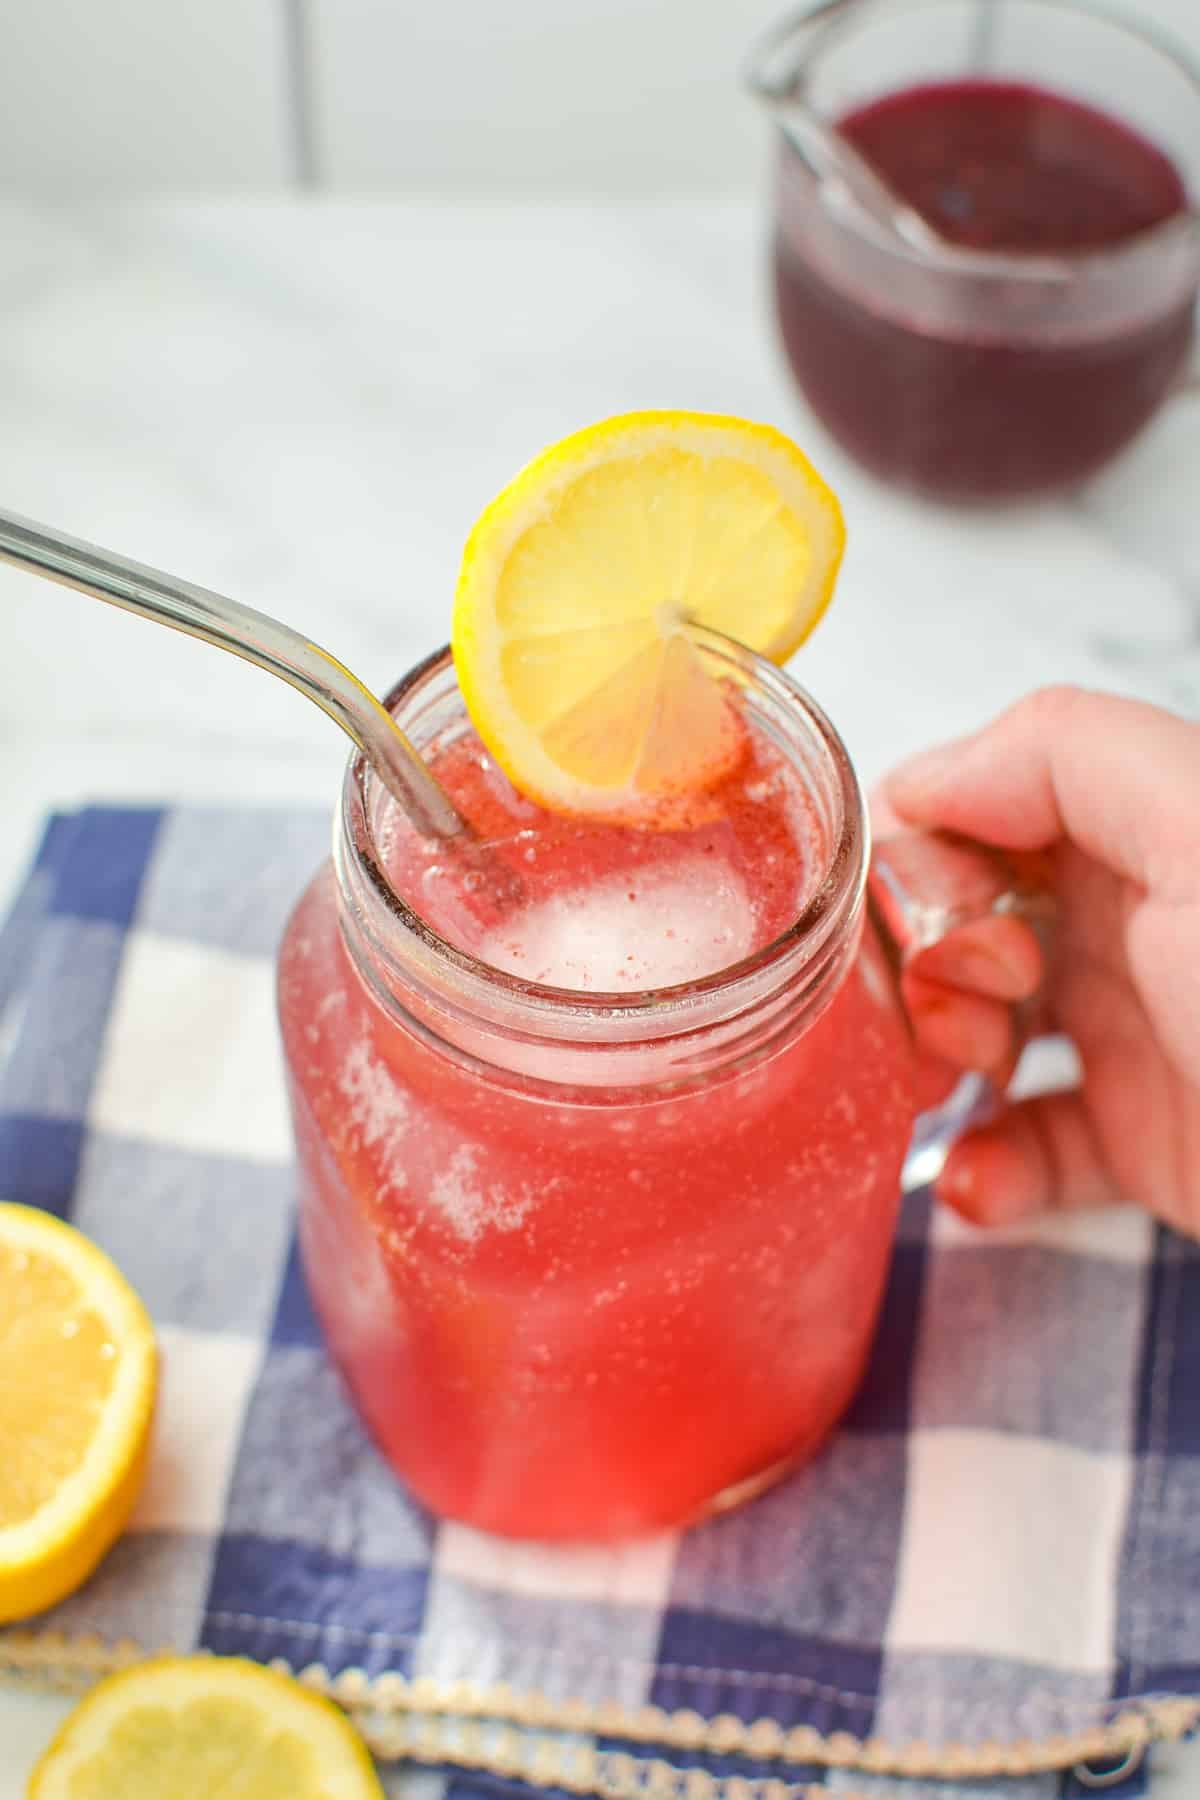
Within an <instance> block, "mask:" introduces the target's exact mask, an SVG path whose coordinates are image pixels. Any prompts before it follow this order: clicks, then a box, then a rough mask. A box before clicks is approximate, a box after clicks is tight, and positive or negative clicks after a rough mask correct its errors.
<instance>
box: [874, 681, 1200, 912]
mask: <svg viewBox="0 0 1200 1800" xmlns="http://www.w3.org/2000/svg"><path fill="white" fill-rule="evenodd" d="M885 785H886V793H887V799H888V801H889V803H890V805H891V806H892V807H893V808H894V810H895V811H896V812H897V813H898V814H899V815H900V816H901V817H902V818H905V819H907V820H909V821H910V822H911V823H913V824H918V825H923V826H927V827H930V826H937V827H942V828H944V829H947V830H951V831H960V832H963V833H964V834H965V835H967V836H969V837H977V838H982V839H984V840H985V841H986V842H988V843H992V844H999V845H1002V846H1004V847H1005V848H1007V849H1014V850H1018V849H1025V850H1033V849H1042V848H1045V847H1047V846H1048V845H1051V844H1053V843H1056V842H1057V841H1059V840H1060V839H1062V838H1063V837H1067V838H1070V839H1072V840H1073V841H1074V842H1075V843H1077V844H1078V845H1079V846H1080V848H1081V849H1083V850H1084V851H1086V852H1087V854H1088V855H1089V856H1092V857H1095V858H1096V859H1097V860H1098V861H1100V862H1102V863H1104V864H1106V865H1107V866H1108V867H1109V868H1112V869H1115V870H1117V871H1118V872H1119V873H1121V874H1122V875H1125V876H1127V877H1128V878H1129V879H1131V880H1133V881H1137V882H1140V883H1143V884H1145V885H1148V886H1154V887H1156V888H1157V889H1158V890H1159V892H1161V893H1162V894H1163V895H1164V897H1169V895H1170V892H1171V890H1172V888H1173V887H1177V886H1179V885H1180V884H1181V883H1187V885H1188V886H1189V887H1190V886H1191V885H1192V883H1193V881H1194V867H1193V865H1194V861H1195V855H1194V845H1195V795H1196V793H1197V791H1200V725H1194V724H1191V723H1189V722H1188V721H1186V720H1184V719H1180V718H1177V717H1175V715H1174V714H1172V713H1169V712H1165V711H1163V710H1162V709H1161V708H1159V707H1156V706H1148V705H1145V704H1143V703H1142V702H1141V701H1136V700H1122V699H1117V698H1116V697H1115V696H1113V695H1108V694H1093V693H1089V692H1086V691H1085V690H1084V689H1082V688H1066V687H1063V688H1045V689H1042V690H1041V691H1040V692H1038V693H1035V694H1031V695H1030V696H1029V697H1028V698H1027V699H1025V700H1022V701H1020V702H1019V703H1018V704H1017V705H1016V706H1014V707H1012V708H1010V710H1009V711H1008V712H1006V713H1002V714H1001V716H1000V717H999V718H998V719H996V720H995V721H994V722H993V723H992V724H991V725H988V726H987V727H985V729H984V730H983V731H980V732H978V733H976V734H975V735H974V736H973V737H969V738H964V739H961V740H960V741H959V742H958V743H956V744H950V745H946V746H944V747H943V748H941V749H939V750H934V751H929V752H926V754H925V755H923V756H919V757H916V758H914V759H913V760H912V761H910V762H908V763H905V764H904V765H902V767H901V768H899V769H897V770H896V771H894V773H893V774H892V775H891V776H890V777H889V778H888V780H887V782H886V784H885Z"/></svg>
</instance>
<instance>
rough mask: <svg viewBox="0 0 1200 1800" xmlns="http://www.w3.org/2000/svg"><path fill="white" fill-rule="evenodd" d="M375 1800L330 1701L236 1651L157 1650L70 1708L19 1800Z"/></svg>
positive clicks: (361, 1752) (364, 1757)
mask: <svg viewBox="0 0 1200 1800" xmlns="http://www.w3.org/2000/svg"><path fill="white" fill-rule="evenodd" d="M216 1794H229V1795H234V1794H236V1795H238V1796H239V1797H240V1800H383V1788H382V1786H381V1784H380V1781H379V1777H378V1776H377V1775H376V1773H375V1769H374V1765H373V1763H372V1762H371V1757H370V1754H369V1752H368V1750H367V1747H366V1745H365V1744H364V1743H363V1741H362V1739H361V1738H360V1737H359V1735H358V1733H357V1732H356V1731H355V1730H354V1727H353V1726H352V1725H351V1723H350V1721H349V1719H347V1717H346V1716H345V1714H344V1713H342V1712H340V1711H339V1710H338V1708H337V1707H336V1706H335V1705H334V1704H333V1702H332V1700H325V1699H323V1698H322V1697H321V1696H320V1695H319V1694H314V1693H311V1692H310V1691H309V1690H308V1689H307V1688H303V1687H301V1686H300V1683H299V1682H298V1681H293V1680H292V1679H291V1678H290V1676H287V1675H280V1674H277V1673H276V1672H275V1670H273V1669H264V1668H261V1667H260V1666H259V1665H258V1664H257V1663H252V1662H245V1661H243V1660H242V1659H241V1658H240V1657H234V1656H230V1657H221V1656H163V1657H157V1658H156V1659H155V1660H154V1661H152V1662H145V1663H138V1664H136V1665H135V1666H134V1667H133V1668H132V1669H125V1670H123V1671H122V1672H121V1673H120V1674H119V1675H110V1676H109V1677H108V1679H107V1680H106V1681H102V1682H101V1683H100V1685H99V1686H98V1687H95V1688H93V1689H92V1691H91V1693H90V1694H88V1695H87V1696H86V1698H85V1699H84V1700H82V1701H81V1702H80V1704H79V1705H78V1706H77V1707H76V1709H75V1711H74V1712H73V1713H72V1714H71V1715H70V1717H69V1718H68V1719H67V1721H66V1723H65V1725H63V1727H62V1729H61V1730H60V1731H59V1733H58V1736H57V1737H56V1738H55V1739H54V1742H53V1743H52V1744H51V1746H50V1748H49V1749H48V1750H47V1751H46V1753H45V1755H44V1756H43V1757H42V1759H41V1761H40V1762H39V1763H38V1765H37V1767H36V1768H35V1769H34V1771H33V1774H32V1776H31V1777H30V1782H29V1800H116V1797H117V1796H118V1795H119V1796H120V1800H166V1797H167V1796H168V1795H169V1796H170V1800H210V1796H213V1795H216Z"/></svg>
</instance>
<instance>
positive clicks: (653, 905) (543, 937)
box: [479, 856, 754, 993]
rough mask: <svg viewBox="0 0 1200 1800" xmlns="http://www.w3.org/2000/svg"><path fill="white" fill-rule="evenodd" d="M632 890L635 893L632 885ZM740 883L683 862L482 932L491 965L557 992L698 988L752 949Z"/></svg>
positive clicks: (580, 893) (586, 891)
mask: <svg viewBox="0 0 1200 1800" xmlns="http://www.w3.org/2000/svg"><path fill="white" fill-rule="evenodd" d="M631 884H632V885H631ZM753 938H754V917H753V911H752V909H751V905H750V899H749V896H748V895H747V893H746V889H745V885H744V883H743V882H742V881H741V879H740V877H739V876H738V875H736V874H735V873H734V871H733V870H731V869H720V868H718V869H714V868H713V865H712V863H711V862H710V861H709V860H708V859H707V858H705V857H697V856H683V857H681V858H679V860H678V861H671V862H668V863H667V864H666V865H665V866H663V867H661V868H657V869H651V870H646V871H644V872H643V873H642V874H641V875H639V876H637V877H632V876H626V875H606V876H601V877H599V878H598V879H597V880H595V881H591V882H588V883H587V884H586V885H584V886H581V887H577V888H568V889H566V890H564V891H563V892H561V893H555V894H551V895H550V896H549V897H548V898H547V899H545V900H540V901H537V902H536V903H535V904H534V905H532V906H523V907H520V908H518V909H516V910H515V911H514V913H513V915H512V917H511V918H508V919H505V920H504V921H503V923H502V924H500V925H499V926H497V927H496V928H495V929H493V930H491V931H488V932H485V933H484V935H483V937H482V939H481V942H480V947H479V954H480V955H481V956H482V958H483V960H484V961H485V962H489V963H491V964H492V965H493V967H495V968H497V969H504V970H506V971H507V972H508V973H509V974H510V975H519V976H521V977H522V979H523V980H525V981H537V982H542V983H545V984H547V985H549V986H551V987H563V988H581V989H582V988H590V989H592V990H593V991H597V992H605V993H617V992H621V991H624V990H627V991H629V992H637V991H639V990H641V989H643V988H661V987H674V986H676V985H677V984H678V983H680V982H684V981H697V980H699V979H700V977H701V976H703V975H712V974H715V973H716V971H717V970H718V969H724V968H728V966H729V964H730V963H735V962H738V961H740V959H741V958H742V957H743V956H746V955H747V954H748V953H749V951H750V950H751V949H752V948H753Z"/></svg>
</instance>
